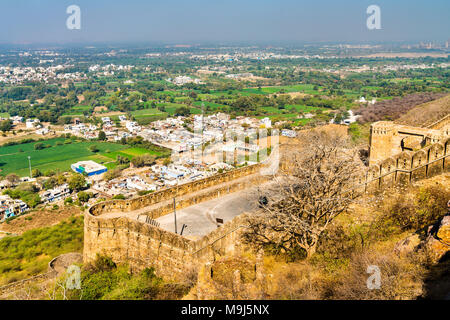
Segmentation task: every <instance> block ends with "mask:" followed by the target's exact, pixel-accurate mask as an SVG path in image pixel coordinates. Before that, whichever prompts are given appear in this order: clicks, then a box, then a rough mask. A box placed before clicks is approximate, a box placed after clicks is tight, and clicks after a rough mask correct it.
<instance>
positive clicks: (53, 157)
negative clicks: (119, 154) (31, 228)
mask: <svg viewBox="0 0 450 320" xmlns="http://www.w3.org/2000/svg"><path fill="white" fill-rule="evenodd" d="M64 141H65V139H63V138H56V139H50V140H46V141H43V142H41V143H43V144H44V145H48V146H50V147H49V148H44V149H41V150H35V149H34V145H35V144H36V143H37V142H32V143H27V144H21V145H15V146H7V147H0V169H1V170H2V171H1V172H0V174H1V175H3V176H5V175H7V174H9V173H15V174H17V175H19V176H27V175H29V168H28V156H30V157H31V166H32V169H39V170H41V171H42V172H45V171H48V170H60V171H67V170H70V165H71V164H72V163H74V162H77V161H81V160H94V161H96V162H99V163H104V162H108V161H111V158H109V157H106V156H105V154H108V153H109V152H115V151H120V150H123V149H126V148H127V146H124V145H121V144H116V143H108V142H97V141H95V142H72V143H71V144H64ZM61 143H63V144H62V145H58V144H61ZM91 145H96V146H97V148H98V149H99V152H97V153H93V152H91V151H90V150H89V147H90V146H91Z"/></svg>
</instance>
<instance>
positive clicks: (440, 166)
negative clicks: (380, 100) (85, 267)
mask: <svg viewBox="0 0 450 320" xmlns="http://www.w3.org/2000/svg"><path fill="white" fill-rule="evenodd" d="M378 129H379V130H381V132H380V134H385V132H386V133H387V132H389V130H391V127H390V126H386V127H381V128H380V127H378ZM377 134H378V133H377ZM260 169H261V166H260V165H254V166H249V167H244V168H241V169H238V170H235V171H231V172H227V173H223V174H218V175H216V176H212V177H209V178H206V179H203V180H199V181H195V182H191V183H187V184H184V185H180V186H177V187H174V188H171V189H167V190H163V191H159V192H155V193H152V194H149V195H146V196H143V197H140V198H137V199H132V200H114V201H107V202H103V203H99V204H96V205H94V206H92V207H91V208H90V210H89V211H88V212H86V213H85V224H84V252H83V259H84V261H85V262H88V261H92V260H93V259H95V257H96V254H97V253H100V254H105V255H108V256H111V257H112V259H113V260H114V261H115V262H117V263H127V264H129V266H130V268H131V270H133V271H139V270H142V269H143V268H145V267H150V266H153V267H154V268H155V270H156V272H157V274H159V275H160V276H163V277H165V278H167V279H182V278H183V277H184V276H186V275H187V274H189V272H191V271H192V270H195V269H196V268H197V267H198V266H199V265H202V264H204V263H206V262H208V261H214V259H215V258H216V256H217V255H228V254H233V253H237V252H240V250H241V248H242V244H241V242H240V240H239V239H240V232H241V231H242V230H244V228H245V219H246V215H247V214H242V215H240V216H237V217H235V218H234V219H233V220H231V221H229V222H228V223H226V224H224V225H223V226H221V227H219V228H217V229H216V230H214V231H213V232H211V233H209V234H208V235H206V236H204V237H202V238H201V239H198V240H192V239H187V238H185V237H183V236H180V235H177V234H175V233H172V232H169V231H166V230H163V229H161V228H158V227H156V226H154V225H151V224H148V223H144V222H141V221H137V220H136V219H130V218H129V217H126V216H122V217H115V218H106V217H105V216H104V215H105V214H106V213H110V212H115V211H116V212H120V211H123V212H131V211H133V210H137V209H142V208H145V207H148V206H151V205H154V204H157V203H161V206H158V207H157V208H154V209H151V210H150V209H149V210H148V211H146V212H145V213H144V214H147V215H149V216H151V217H153V218H157V217H159V216H161V215H163V214H166V213H168V212H171V210H172V209H173V208H172V206H171V205H170V204H164V201H168V200H170V199H172V198H173V197H180V201H179V203H178V204H177V208H178V206H179V207H180V208H182V207H185V206H189V205H192V204H195V203H199V202H202V201H206V200H208V199H211V198H214V197H218V196H220V195H223V194H226V193H229V192H234V191H236V190H239V189H242V188H245V187H246V186H247V185H246V184H245V183H232V182H233V180H236V179H239V178H242V177H246V176H248V177H249V179H257V177H256V178H255V177H253V178H251V177H252V175H256V174H257V173H258V172H259V171H258V170H260ZM448 171H450V138H447V139H442V140H440V141H439V142H435V143H433V144H431V145H429V146H426V147H425V148H422V149H420V150H418V151H402V152H400V153H398V154H396V155H393V156H388V157H386V158H385V159H383V160H382V161H379V163H375V164H372V165H370V167H369V170H368V171H367V172H366V174H364V175H362V176H361V178H360V181H359V184H358V185H357V186H356V188H355V190H356V191H362V192H369V193H371V192H375V191H377V190H380V189H384V188H389V187H392V186H396V185H399V184H408V183H411V182H414V181H417V180H420V179H423V178H428V177H431V176H433V175H436V174H440V173H442V172H448ZM223 182H231V183H230V184H228V186H226V187H220V188H212V187H214V186H217V185H219V184H221V183H223ZM252 184H253V183H252ZM202 190H209V191H205V192H203V193H200V194H197V195H195V196H191V195H190V194H191V193H194V192H197V191H202Z"/></svg>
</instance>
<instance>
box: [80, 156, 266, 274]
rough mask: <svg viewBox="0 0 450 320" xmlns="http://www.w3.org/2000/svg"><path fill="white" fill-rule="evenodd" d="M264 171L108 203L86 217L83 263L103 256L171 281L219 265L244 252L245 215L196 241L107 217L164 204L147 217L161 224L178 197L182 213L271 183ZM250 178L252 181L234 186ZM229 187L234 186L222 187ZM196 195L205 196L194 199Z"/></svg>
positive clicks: (223, 176) (221, 176) (247, 171)
mask: <svg viewBox="0 0 450 320" xmlns="http://www.w3.org/2000/svg"><path fill="white" fill-rule="evenodd" d="M260 169H261V165H260V164H256V165H252V166H248V167H244V168H241V169H237V170H233V171H230V172H226V173H223V174H218V175H215V176H212V177H208V178H205V179H202V180H198V181H194V182H191V183H186V184H183V185H180V186H177V187H174V188H170V189H167V190H162V191H159V192H155V193H152V194H149V195H146V196H143V197H139V198H137V199H132V200H113V201H106V202H102V203H99V204H96V205H94V206H92V207H91V208H90V209H89V210H88V211H87V212H85V217H84V250H83V261H84V262H89V261H92V260H94V259H95V258H96V256H97V254H103V255H107V256H110V257H111V258H112V259H113V261H115V262H116V263H127V264H128V265H129V266H130V269H131V270H132V271H140V270H142V269H144V268H146V267H151V266H153V267H154V268H155V270H156V272H157V274H158V275H160V276H162V277H164V278H166V279H181V278H183V277H184V276H186V274H188V273H189V272H190V271H191V270H193V269H196V268H197V267H198V266H199V265H200V264H203V263H205V262H208V261H213V260H214V259H215V257H216V256H217V255H222V254H229V253H231V252H234V251H236V250H239V249H238V248H239V247H240V246H239V244H238V242H239V241H238V239H239V236H238V234H239V230H240V229H242V228H243V225H242V224H243V223H244V222H243V219H244V217H245V214H244V215H240V216H239V217H236V218H234V219H233V220H232V221H229V222H228V223H225V224H224V225H223V226H221V227H218V228H217V229H216V230H214V231H213V232H211V233H209V234H208V235H206V236H204V237H202V238H201V239H199V240H196V241H194V240H190V239H187V238H184V237H182V236H180V235H178V234H175V233H172V232H169V231H166V230H163V229H161V228H159V227H156V226H153V225H150V224H147V223H144V222H141V221H137V220H134V219H130V218H127V217H123V216H122V217H117V218H106V217H105V218H103V217H102V214H103V213H107V212H116V211H123V212H131V211H133V210H137V209H142V208H145V207H147V206H149V205H153V204H157V203H161V206H156V207H155V206H153V208H152V209H149V211H147V212H145V211H144V212H143V213H142V214H144V215H148V216H150V217H151V218H153V219H156V218H158V217H160V216H163V215H165V214H168V213H170V212H172V211H173V204H172V202H171V201H170V200H171V199H172V198H173V197H177V209H182V208H185V207H188V206H191V205H194V204H197V203H200V202H204V201H207V200H210V199H214V198H217V197H220V196H222V195H224V194H228V193H232V192H236V191H238V190H242V189H245V188H248V187H251V186H253V185H255V184H257V183H262V182H263V181H265V180H267V178H265V177H262V176H260V175H259V174H257V173H258V172H259V170H260ZM246 176H249V177H248V180H247V179H245V180H244V181H236V182H234V183H233V181H234V180H236V179H239V178H242V177H246ZM224 182H230V183H229V184H226V185H222V186H221V185H220V184H223V183H224ZM214 186H218V187H217V188H214ZM204 189H206V190H205V192H202V190H204ZM196 191H200V192H197V193H196V194H195V195H192V196H191V194H192V193H193V192H196Z"/></svg>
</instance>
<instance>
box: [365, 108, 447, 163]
mask: <svg viewBox="0 0 450 320" xmlns="http://www.w3.org/2000/svg"><path fill="white" fill-rule="evenodd" d="M449 137H450V117H449V116H446V117H444V118H443V119H441V120H439V121H437V122H435V123H434V124H432V125H431V126H429V127H427V128H418V127H411V126H405V125H397V124H395V123H394V122H391V121H379V122H375V123H373V124H372V125H371V127H370V160H369V165H373V164H375V163H378V162H381V161H384V160H385V159H387V158H389V157H392V156H395V155H397V154H399V153H400V152H402V151H417V150H419V149H421V148H423V147H425V146H429V145H431V144H434V143H437V142H445V141H446V140H447V139H448V138H449Z"/></svg>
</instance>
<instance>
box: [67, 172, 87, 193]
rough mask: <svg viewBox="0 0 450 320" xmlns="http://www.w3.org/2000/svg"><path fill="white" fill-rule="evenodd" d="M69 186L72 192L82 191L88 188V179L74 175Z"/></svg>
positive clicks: (80, 175)
mask: <svg viewBox="0 0 450 320" xmlns="http://www.w3.org/2000/svg"><path fill="white" fill-rule="evenodd" d="M68 184H69V189H70V190H75V191H80V190H82V189H83V188H84V187H85V186H86V179H85V177H84V176H83V175H82V174H79V173H78V174H73V175H72V176H71V177H70V179H69V182H68Z"/></svg>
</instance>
